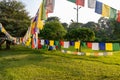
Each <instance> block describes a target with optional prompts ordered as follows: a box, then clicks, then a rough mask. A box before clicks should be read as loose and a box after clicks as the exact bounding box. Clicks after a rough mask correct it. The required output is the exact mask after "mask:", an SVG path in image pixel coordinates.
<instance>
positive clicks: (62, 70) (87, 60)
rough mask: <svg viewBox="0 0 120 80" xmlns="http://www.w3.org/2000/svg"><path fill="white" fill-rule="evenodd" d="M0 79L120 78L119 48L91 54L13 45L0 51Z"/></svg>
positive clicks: (78, 79)
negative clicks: (112, 51)
mask: <svg viewBox="0 0 120 80" xmlns="http://www.w3.org/2000/svg"><path fill="white" fill-rule="evenodd" d="M0 80H120V51H117V52H114V54H113V55H112V56H100V57H93V56H78V55H74V54H63V53H61V52H60V51H46V50H32V49H29V48H26V47H22V46H13V47H12V48H11V50H0Z"/></svg>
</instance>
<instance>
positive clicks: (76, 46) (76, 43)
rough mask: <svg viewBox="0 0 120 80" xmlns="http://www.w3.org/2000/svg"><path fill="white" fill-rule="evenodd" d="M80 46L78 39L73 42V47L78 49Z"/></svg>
mask: <svg viewBox="0 0 120 80" xmlns="http://www.w3.org/2000/svg"><path fill="white" fill-rule="evenodd" d="M79 48H80V42H79V41H76V42H75V49H79Z"/></svg>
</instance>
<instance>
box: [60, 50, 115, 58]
mask: <svg viewBox="0 0 120 80" xmlns="http://www.w3.org/2000/svg"><path fill="white" fill-rule="evenodd" d="M61 52H62V53H66V54H75V55H80V56H96V57H97V56H112V55H113V52H73V51H67V50H63V49H62V50H61Z"/></svg>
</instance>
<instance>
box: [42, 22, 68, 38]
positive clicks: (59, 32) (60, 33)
mask: <svg viewBox="0 0 120 80" xmlns="http://www.w3.org/2000/svg"><path fill="white" fill-rule="evenodd" d="M65 34H66V30H65V29H64V27H63V26H62V24H61V23H60V22H58V21H54V22H53V21H51V22H46V24H45V25H44V29H43V30H42V31H41V33H40V37H42V38H44V39H49V40H51V39H53V40H60V39H63V38H64V36H65Z"/></svg>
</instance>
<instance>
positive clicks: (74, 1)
mask: <svg viewBox="0 0 120 80" xmlns="http://www.w3.org/2000/svg"><path fill="white" fill-rule="evenodd" d="M68 1H70V2H73V3H76V0H68Z"/></svg>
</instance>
